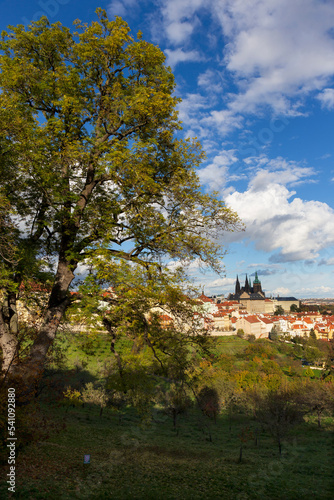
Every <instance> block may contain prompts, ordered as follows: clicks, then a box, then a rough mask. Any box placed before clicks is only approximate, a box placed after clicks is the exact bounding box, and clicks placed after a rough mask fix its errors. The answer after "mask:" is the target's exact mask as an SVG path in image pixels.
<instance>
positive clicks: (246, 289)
mask: <svg viewBox="0 0 334 500" xmlns="http://www.w3.org/2000/svg"><path fill="white" fill-rule="evenodd" d="M244 289H245V292H247V293H250V288H249V283H248V278H247V274H246V279H245V286H244Z"/></svg>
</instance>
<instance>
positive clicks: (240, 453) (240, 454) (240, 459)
mask: <svg viewBox="0 0 334 500" xmlns="http://www.w3.org/2000/svg"><path fill="white" fill-rule="evenodd" d="M241 461H242V445H240V450H239V459H238V464H241Z"/></svg>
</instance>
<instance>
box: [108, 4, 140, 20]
mask: <svg viewBox="0 0 334 500" xmlns="http://www.w3.org/2000/svg"><path fill="white" fill-rule="evenodd" d="M136 3H137V2H136V0H113V1H112V2H110V3H109V5H108V6H107V12H108V14H109V16H121V17H124V16H126V15H128V13H129V10H130V9H133V8H134V7H135V6H136Z"/></svg>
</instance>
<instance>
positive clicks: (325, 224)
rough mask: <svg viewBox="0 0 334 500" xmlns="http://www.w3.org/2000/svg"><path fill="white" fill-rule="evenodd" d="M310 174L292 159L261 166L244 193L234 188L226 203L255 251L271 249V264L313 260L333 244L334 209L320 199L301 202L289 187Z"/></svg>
mask: <svg viewBox="0 0 334 500" xmlns="http://www.w3.org/2000/svg"><path fill="white" fill-rule="evenodd" d="M311 173H312V170H310V169H309V168H307V167H300V166H298V165H296V164H295V163H293V162H290V164H288V166H286V165H284V163H283V164H282V168H281V169H278V170H276V171H272V170H271V169H270V168H263V169H262V170H259V171H258V172H256V173H255V174H254V177H253V178H252V179H251V180H250V182H249V184H248V188H247V190H246V191H244V192H238V191H234V192H233V193H231V194H229V195H228V196H227V197H226V198H225V201H226V204H227V205H228V206H229V207H231V208H232V209H233V210H235V211H236V212H237V213H238V215H239V216H240V218H241V219H242V221H243V222H244V223H245V225H246V234H245V233H243V234H240V233H239V234H234V235H233V236H232V241H233V239H234V240H237V239H239V240H240V239H241V238H242V237H243V236H244V235H245V236H246V238H248V239H249V240H250V241H253V242H254V243H255V246H256V248H257V249H258V250H263V251H265V252H275V253H274V254H273V255H271V257H270V259H269V261H270V262H271V263H281V262H290V261H298V260H306V259H314V258H315V257H317V256H318V255H319V252H320V251H321V250H322V249H324V248H327V247H328V246H330V245H333V244H334V210H333V209H332V208H331V207H330V206H329V205H327V204H326V203H322V202H320V201H314V200H311V201H304V200H302V199H301V198H298V197H294V196H295V194H296V193H295V191H292V190H291V189H289V188H290V187H291V185H292V184H293V183H294V182H296V180H297V181H298V180H301V179H304V180H307V177H308V176H309V175H310V174H311ZM227 238H228V235H227Z"/></svg>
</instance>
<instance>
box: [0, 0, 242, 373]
mask: <svg viewBox="0 0 334 500" xmlns="http://www.w3.org/2000/svg"><path fill="white" fill-rule="evenodd" d="M97 16H98V20H97V21H96V22H93V23H92V24H91V25H86V24H82V23H81V22H80V21H76V22H75V31H74V32H71V30H70V29H69V28H66V27H64V26H62V25H61V24H60V23H55V24H50V23H49V21H48V19H47V18H46V17H42V18H41V19H40V20H39V21H37V22H33V23H31V25H30V26H29V27H28V28H25V27H24V26H23V25H19V26H17V27H13V26H10V27H9V28H8V32H4V33H2V41H1V44H0V49H1V54H0V169H1V184H2V188H3V193H4V196H5V199H6V200H7V201H8V206H9V208H10V210H11V211H14V213H15V220H16V221H17V222H18V224H16V227H15V231H18V230H19V231H20V233H19V235H17V234H16V235H15V242H16V243H15V244H16V245H17V248H18V251H17V252H18V253H17V255H18V256H19V263H18V265H15V264H14V262H13V259H12V261H10V259H9V262H7V261H8V259H7V261H6V259H4V256H3V255H2V252H0V258H1V259H2V266H3V267H5V268H6V279H4V280H2V283H1V285H2V286H1V288H2V292H1V299H2V305H1V308H0V345H1V348H2V353H3V369H4V370H9V372H12V373H13V374H16V375H19V374H21V375H23V376H25V377H27V376H28V375H29V374H30V375H32V376H33V377H35V376H37V374H38V373H39V372H40V371H41V370H42V368H43V365H44V363H45V358H46V355H47V352H48V349H49V347H50V345H51V344H52V343H53V341H54V339H55V336H56V332H57V328H58V325H59V323H60V321H61V320H62V318H63V316H64V313H65V311H66V310H67V308H68V306H69V305H70V300H71V296H70V293H69V288H70V286H71V283H72V282H73V279H74V278H75V274H76V271H77V270H78V266H79V264H81V263H83V262H84V261H85V259H86V258H87V256H88V255H89V256H90V257H91V256H92V253H94V252H99V251H101V249H103V254H104V255H106V254H108V255H109V256H110V257H112V258H118V259H124V260H127V261H133V262H135V263H137V264H142V265H143V266H147V265H148V263H150V264H151V263H153V262H161V259H162V257H163V256H168V257H169V258H173V259H178V260H181V261H182V260H183V261H184V260H191V259H195V258H196V259H199V260H200V261H202V262H204V263H206V264H208V265H210V266H211V267H213V268H214V269H216V270H219V262H220V258H221V257H222V254H223V252H222V251H221V250H220V247H219V246H218V245H217V244H216V243H215V238H217V237H218V236H219V235H220V234H221V232H222V231H225V230H228V231H229V230H234V229H236V228H238V226H239V219H238V217H237V215H236V214H235V213H233V212H232V211H231V210H230V209H228V208H227V207H226V206H225V205H224V203H223V202H222V201H220V200H219V199H218V198H217V197H216V195H207V194H203V192H202V190H201V187H200V184H199V181H198V177H197V175H196V173H195V168H196V167H197V166H198V165H199V164H200V162H201V161H202V159H203V154H202V152H201V148H200V145H199V144H198V143H197V142H196V141H191V140H186V141H184V140H181V139H180V138H179V133H178V131H179V130H180V128H181V126H180V122H179V121H178V118H177V112H176V109H175V108H176V105H177V103H178V99H177V98H176V97H175V96H174V88H175V84H174V78H173V75H172V73H171V70H170V68H168V67H166V66H165V65H164V62H165V58H164V55H163V53H162V52H161V50H160V49H159V48H158V47H156V46H154V45H152V44H149V43H147V42H145V41H144V40H142V38H141V34H140V33H139V34H138V35H137V39H134V38H133V37H132V36H131V35H130V30H129V27H128V25H127V24H126V22H125V21H123V20H122V19H121V18H119V17H118V18H116V19H115V20H114V21H109V20H108V18H107V16H106V14H105V12H104V11H102V10H101V9H99V10H98V11H97ZM6 217H7V218H8V217H9V218H10V215H9V210H8V214H7V215H6ZM4 220H5V219H4ZM12 220H13V217H12ZM7 227H10V224H8V225H7ZM47 264H49V265H51V267H52V266H53V267H54V276H53V280H52V283H51V287H50V292H49V297H48V301H47V306H46V307H45V309H44V311H43V317H42V322H41V324H40V326H39V328H38V331H37V333H36V337H35V339H34V342H33V344H32V346H31V350H30V354H29V356H28V358H27V359H26V360H25V363H24V365H21V364H20V363H19V362H18V358H17V351H18V349H17V347H18V345H17V342H18V340H17V329H18V326H17V321H15V322H13V321H12V318H13V315H14V313H13V311H15V309H16V306H15V300H16V299H17V294H18V291H19V289H20V284H21V283H22V281H24V280H30V281H31V280H37V279H40V278H41V276H42V275H43V272H44V271H46V266H47ZM9 304H10V307H9ZM14 323H15V325H14ZM13 325H14V327H13Z"/></svg>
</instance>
